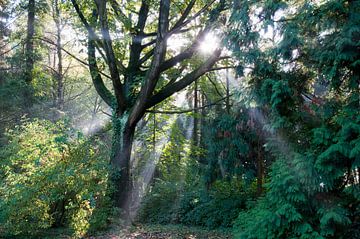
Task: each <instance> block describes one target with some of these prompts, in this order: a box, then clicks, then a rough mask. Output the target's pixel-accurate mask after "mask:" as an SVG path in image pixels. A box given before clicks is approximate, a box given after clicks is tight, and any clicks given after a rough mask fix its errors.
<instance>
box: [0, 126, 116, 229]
mask: <svg viewBox="0 0 360 239" xmlns="http://www.w3.org/2000/svg"><path fill="white" fill-rule="evenodd" d="M7 136H8V144H7V146H5V147H3V148H2V149H1V150H0V160H1V165H0V175H2V176H1V178H0V180H1V181H0V198H1V200H0V228H2V229H3V230H4V231H5V232H6V234H8V236H11V235H13V236H14V235H24V236H25V235H26V236H29V235H30V236H31V235H37V234H39V232H40V231H42V230H44V229H46V228H50V227H59V226H64V225H67V226H70V228H71V229H73V231H74V234H75V235H76V236H80V235H83V234H85V233H86V232H87V231H88V230H91V229H92V228H94V229H95V228H101V227H104V226H105V225H106V220H107V216H106V215H108V212H109V211H110V207H109V206H110V204H111V203H110V199H109V197H108V196H107V195H108V191H109V190H110V187H109V183H108V180H107V176H108V163H107V155H106V154H104V152H107V151H106V150H104V149H103V148H104V147H105V146H104V145H103V144H102V143H101V142H100V141H99V140H96V139H94V140H92V141H86V140H84V139H83V138H82V137H81V135H80V134H77V133H76V132H74V131H72V130H70V129H69V127H67V126H66V124H64V123H63V122H59V123H56V124H54V123H51V122H49V121H44V120H34V121H32V122H24V123H23V124H22V125H21V126H17V127H15V129H13V130H10V131H8V134H7ZM0 230H1V229H0Z"/></svg>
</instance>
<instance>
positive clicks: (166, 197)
mask: <svg viewBox="0 0 360 239" xmlns="http://www.w3.org/2000/svg"><path fill="white" fill-rule="evenodd" d="M254 195H255V189H254V190H253V189H251V188H250V187H249V188H248V189H246V190H245V186H244V185H243V183H241V182H240V181H237V180H232V181H220V180H219V181H217V182H215V183H214V185H213V187H212V188H211V189H210V190H209V191H206V190H205V189H202V188H199V187H192V188H183V189H181V187H179V185H176V184H175V183H170V182H164V181H161V180H158V181H157V183H156V184H155V186H154V187H153V189H152V191H151V192H150V193H149V194H148V195H147V196H146V198H145V200H144V202H143V207H142V209H141V213H140V220H142V221H143V222H151V223H169V222H172V223H182V224H187V225H192V226H204V227H208V228H219V227H223V228H226V227H231V226H232V224H233V221H234V219H236V218H237V216H238V214H239V212H240V210H242V209H244V208H245V207H246V202H247V201H248V200H249V199H251V198H252V197H253V196H254Z"/></svg>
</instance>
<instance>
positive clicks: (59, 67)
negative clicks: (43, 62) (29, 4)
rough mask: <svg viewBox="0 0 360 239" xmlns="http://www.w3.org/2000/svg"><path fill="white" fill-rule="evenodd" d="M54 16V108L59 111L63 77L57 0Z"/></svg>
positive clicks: (62, 106) (61, 105) (62, 92)
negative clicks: (55, 91) (55, 67)
mask: <svg viewBox="0 0 360 239" xmlns="http://www.w3.org/2000/svg"><path fill="white" fill-rule="evenodd" d="M54 5H55V6H54V8H55V15H54V21H55V25H56V54H57V58H58V59H57V63H58V65H57V74H56V78H57V95H56V96H57V97H56V98H57V100H56V106H57V108H58V109H59V110H63V109H64V79H63V78H64V77H63V64H62V63H63V62H62V50H61V48H62V43H61V27H62V26H61V15H60V14H61V13H60V6H59V3H58V1H57V0H55V2H54Z"/></svg>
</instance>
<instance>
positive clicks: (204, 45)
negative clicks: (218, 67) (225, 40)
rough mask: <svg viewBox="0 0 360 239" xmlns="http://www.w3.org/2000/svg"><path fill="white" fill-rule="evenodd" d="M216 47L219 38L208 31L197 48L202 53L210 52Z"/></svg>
mask: <svg viewBox="0 0 360 239" xmlns="http://www.w3.org/2000/svg"><path fill="white" fill-rule="evenodd" d="M218 47H219V38H217V36H216V35H215V34H214V33H213V32H210V33H208V34H206V36H205V37H204V39H203V40H202V42H201V43H200V47H199V50H200V52H201V53H203V54H211V53H213V52H214V51H215V50H216V48H218Z"/></svg>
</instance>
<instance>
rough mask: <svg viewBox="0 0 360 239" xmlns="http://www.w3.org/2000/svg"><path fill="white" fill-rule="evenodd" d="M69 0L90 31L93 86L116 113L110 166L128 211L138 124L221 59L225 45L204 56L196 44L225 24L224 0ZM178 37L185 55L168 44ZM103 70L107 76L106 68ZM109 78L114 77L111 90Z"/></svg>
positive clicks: (119, 203) (120, 201)
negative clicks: (170, 40)
mask: <svg viewBox="0 0 360 239" xmlns="http://www.w3.org/2000/svg"><path fill="white" fill-rule="evenodd" d="M71 2H72V5H73V7H74V9H75V10H76V13H77V15H78V17H79V19H80V20H81V22H82V24H83V25H84V26H85V28H86V31H87V35H88V42H87V45H88V65H89V70H90V73H91V77H92V80H93V84H94V86H95V88H96V90H97V92H98V94H99V95H100V96H101V98H102V99H103V100H104V101H105V102H106V103H107V104H108V105H109V106H110V107H111V108H112V110H113V112H114V116H113V128H114V138H113V152H112V153H113V154H112V158H111V164H112V166H113V167H114V169H115V171H116V172H118V173H119V174H118V176H117V177H116V179H115V180H114V181H115V185H116V189H117V190H116V191H117V192H116V193H115V195H114V196H115V198H114V199H115V200H116V201H115V202H116V204H117V206H119V207H121V208H123V209H125V210H126V209H127V207H128V206H129V201H128V200H129V195H130V194H129V192H130V191H131V176H130V156H131V149H132V143H133V137H134V131H135V128H136V125H137V123H138V122H139V120H140V119H141V118H142V117H143V116H144V114H145V113H146V112H147V110H148V109H149V108H152V107H154V106H156V105H157V104H159V103H160V102H162V101H164V100H165V99H167V98H169V97H171V96H172V95H173V94H174V93H176V92H179V91H181V90H183V89H184V88H185V87H187V86H188V85H190V84H191V83H193V82H194V81H195V80H196V79H198V78H199V77H200V76H202V75H204V74H205V73H207V72H209V71H212V70H213V68H214V66H215V65H216V64H217V62H219V61H220V60H222V59H223V58H224V57H222V56H221V51H222V50H221V47H218V48H217V49H215V50H214V51H213V52H212V53H211V54H208V55H207V56H201V55H200V54H198V49H199V45H200V44H201V42H202V40H203V39H204V37H205V36H206V35H207V34H208V33H209V32H215V30H216V31H219V29H220V26H221V24H224V20H225V19H224V17H222V13H223V11H224V10H225V9H226V4H225V2H226V1H223V0H220V1H215V0H209V1H196V0H189V1H177V2H170V0H161V1H160V3H158V2H157V1H150V0H142V1H141V2H140V1H139V2H136V1H123V3H122V5H120V4H119V3H118V2H117V1H116V0H107V1H104V0H94V1H93V2H85V1H84V2H80V1H76V0H72V1H71ZM89 8H90V9H92V11H89ZM179 12H180V13H181V14H179ZM127 14H128V15H127ZM133 15H135V17H134V16H133ZM134 19H135V20H134ZM194 32H195V34H194ZM129 35H130V38H129V37H128V36H129ZM174 35H177V37H178V38H179V37H180V38H183V39H191V41H190V40H189V44H188V46H187V47H186V48H185V49H183V51H181V52H177V51H174V50H171V49H169V46H168V43H167V41H168V39H169V38H171V37H173V36H174ZM179 35H180V36H179ZM181 35H182V36H181ZM114 37H117V38H116V40H113V38H114ZM120 39H121V40H120ZM127 39H130V40H127ZM124 49H126V50H124ZM127 49H128V50H127ZM190 61H191V62H195V64H189V62H190ZM104 65H105V67H104ZM100 67H102V69H105V70H107V71H108V72H109V73H108V74H106V73H104V72H101V71H100ZM104 77H105V78H107V79H110V81H111V84H112V86H111V90H110V89H109V86H107V84H106V81H104V79H103V78H104ZM111 91H112V92H111Z"/></svg>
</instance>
